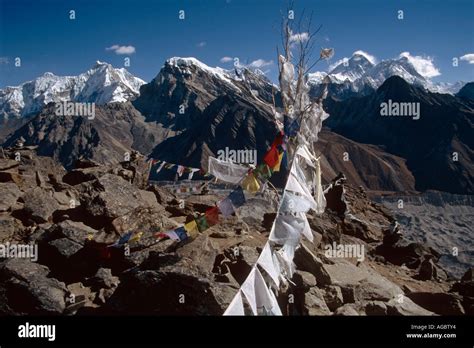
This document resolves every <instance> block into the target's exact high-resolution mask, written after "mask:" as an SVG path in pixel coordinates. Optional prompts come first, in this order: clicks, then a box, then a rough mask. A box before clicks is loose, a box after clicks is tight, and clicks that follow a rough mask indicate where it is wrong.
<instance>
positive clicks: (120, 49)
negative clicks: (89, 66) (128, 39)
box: [106, 45, 135, 54]
mask: <svg viewBox="0 0 474 348" xmlns="http://www.w3.org/2000/svg"><path fill="white" fill-rule="evenodd" d="M106 50H107V51H114V52H115V54H133V53H135V47H133V46H120V45H112V46H110V47H107V48H106Z"/></svg>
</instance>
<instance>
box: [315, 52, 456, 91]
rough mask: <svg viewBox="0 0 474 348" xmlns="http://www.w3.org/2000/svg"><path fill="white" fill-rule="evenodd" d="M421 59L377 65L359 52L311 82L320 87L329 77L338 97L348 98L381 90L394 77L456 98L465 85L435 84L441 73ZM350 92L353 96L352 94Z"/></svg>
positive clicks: (400, 59)
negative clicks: (456, 94)
mask: <svg viewBox="0 0 474 348" xmlns="http://www.w3.org/2000/svg"><path fill="white" fill-rule="evenodd" d="M421 59H422V57H417V56H411V55H410V54H409V53H408V52H403V53H401V54H400V55H399V56H398V57H397V58H394V59H387V60H382V61H381V62H379V63H377V62H376V61H375V58H374V57H372V56H371V55H370V54H368V53H366V52H364V51H356V52H354V53H353V54H352V56H351V57H350V58H344V59H341V60H339V61H337V62H336V63H335V64H333V65H332V66H331V67H330V68H329V72H328V73H325V72H316V73H312V74H311V75H310V82H311V83H312V84H313V85H319V84H321V83H322V82H323V79H324V78H325V77H326V78H327V79H328V80H329V82H330V83H331V84H333V89H332V90H333V91H336V94H337V90H338V89H340V90H341V91H344V93H345V95H346V96H350V95H351V94H354V93H356V94H357V93H360V92H367V91H370V90H374V89H377V88H378V87H380V86H381V85H382V84H383V83H384V81H385V80H387V79H388V78H390V77H391V76H399V77H401V78H403V79H404V80H405V81H407V82H409V83H410V84H414V85H417V86H421V87H423V88H425V89H427V90H429V91H431V92H438V93H449V94H454V93H456V92H457V91H458V90H459V89H460V88H461V87H462V85H463V84H464V83H462V82H459V83H455V84H449V83H434V82H432V81H431V77H434V76H437V75H439V71H438V70H437V69H436V68H435V67H434V65H430V64H432V63H431V62H429V61H427V60H424V64H419V63H420V60H421ZM337 85H340V88H337ZM348 90H350V91H351V92H350V93H348V92H347V91H348Z"/></svg>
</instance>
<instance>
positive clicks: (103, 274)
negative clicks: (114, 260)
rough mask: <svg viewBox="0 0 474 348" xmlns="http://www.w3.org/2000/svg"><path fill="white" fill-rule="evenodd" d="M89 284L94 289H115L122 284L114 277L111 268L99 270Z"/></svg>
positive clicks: (89, 280)
mask: <svg viewBox="0 0 474 348" xmlns="http://www.w3.org/2000/svg"><path fill="white" fill-rule="evenodd" d="M87 284H88V285H90V286H91V287H92V288H93V289H114V288H116V287H117V286H118V285H119V284H120V280H119V278H118V277H115V276H113V275H112V270H111V269H110V268H99V269H98V270H97V273H96V274H95V275H94V276H93V277H92V278H89V279H88V281H87Z"/></svg>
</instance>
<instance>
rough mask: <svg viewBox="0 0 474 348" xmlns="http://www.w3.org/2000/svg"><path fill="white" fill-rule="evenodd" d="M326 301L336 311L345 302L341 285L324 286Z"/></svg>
mask: <svg viewBox="0 0 474 348" xmlns="http://www.w3.org/2000/svg"><path fill="white" fill-rule="evenodd" d="M324 301H325V302H326V304H327V306H328V308H329V309H330V310H331V311H333V312H334V311H335V310H336V309H337V308H339V307H340V306H342V305H343V304H344V298H343V296H342V291H341V288H340V287H339V286H335V285H329V286H327V287H326V288H324Z"/></svg>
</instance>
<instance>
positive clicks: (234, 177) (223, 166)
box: [208, 157, 248, 184]
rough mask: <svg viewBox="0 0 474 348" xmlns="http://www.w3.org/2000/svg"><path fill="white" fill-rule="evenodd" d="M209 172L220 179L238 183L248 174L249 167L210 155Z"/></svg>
mask: <svg viewBox="0 0 474 348" xmlns="http://www.w3.org/2000/svg"><path fill="white" fill-rule="evenodd" d="M208 172H209V173H210V174H212V175H214V176H215V177H216V178H217V179H219V180H222V181H224V182H228V183H231V184H238V183H239V182H241V181H242V179H243V178H244V177H245V175H246V174H247V172H248V168H247V167H244V166H241V165H239V164H234V163H229V162H225V161H221V160H219V159H217V158H215V157H209V162H208Z"/></svg>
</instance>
